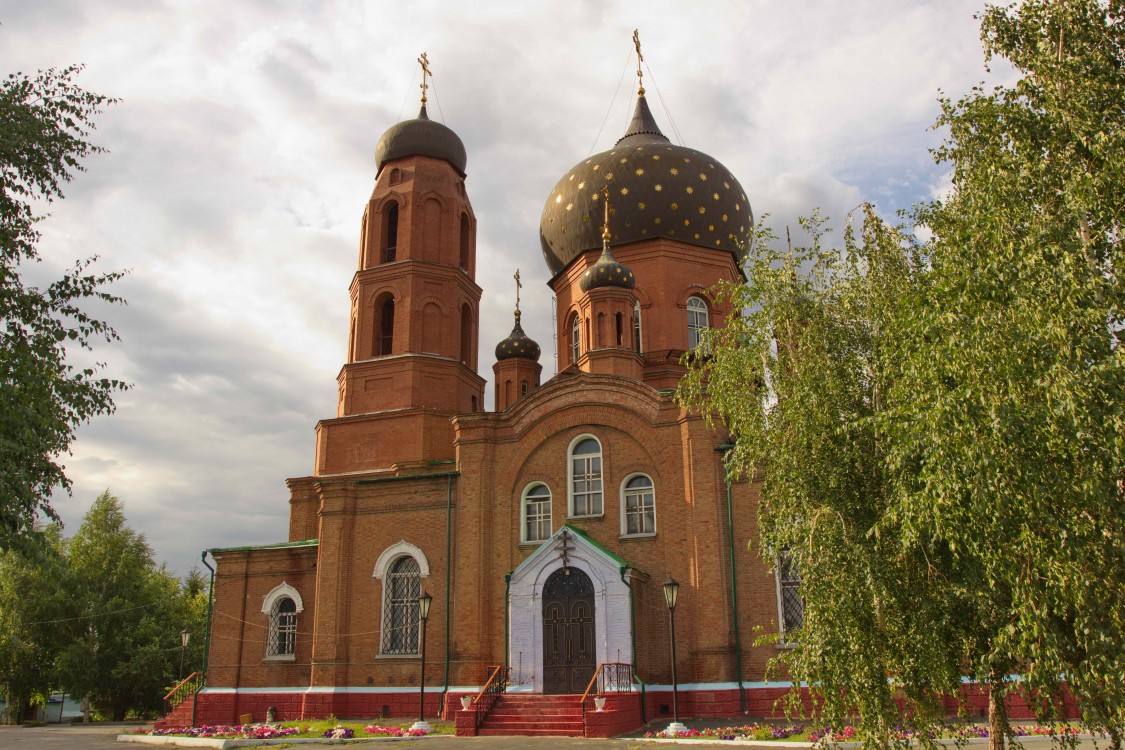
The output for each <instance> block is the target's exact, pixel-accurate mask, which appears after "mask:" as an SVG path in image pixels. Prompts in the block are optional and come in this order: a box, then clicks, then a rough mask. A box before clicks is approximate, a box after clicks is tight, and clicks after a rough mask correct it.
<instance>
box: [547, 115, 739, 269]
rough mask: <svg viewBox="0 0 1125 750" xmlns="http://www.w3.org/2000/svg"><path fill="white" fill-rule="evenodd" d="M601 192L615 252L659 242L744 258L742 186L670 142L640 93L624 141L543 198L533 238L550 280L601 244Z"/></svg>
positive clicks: (699, 155) (697, 154)
mask: <svg viewBox="0 0 1125 750" xmlns="http://www.w3.org/2000/svg"><path fill="white" fill-rule="evenodd" d="M606 186H608V187H609V191H610V202H611V207H610V213H611V214H613V220H612V223H613V236H612V241H613V245H614V247H618V248H619V247H620V246H621V245H623V244H625V243H628V242H637V241H640V240H649V239H655V238H657V237H663V238H667V239H671V240H678V241H680V242H686V243H688V244H692V245H698V246H700V247H708V248H714V249H719V250H725V251H726V252H729V253H731V254H732V255H734V256H735V257H736V258H739V259H740V260H741V259H742V258H743V257H745V255H746V252H747V249H748V242H747V240H748V237H749V234H750V228H751V226H752V225H753V223H754V217H753V214H752V213H751V210H750V202H749V201H748V200H747V199H746V193H745V192H744V191H743V189H742V186H741V185H740V184H739V183H738V180H736V179H735V178H734V175H732V174H731V173H730V170H728V169H727V168H726V167H724V166H723V165H722V164H720V163H719V162H718V161H717V160H715V159H713V158H711V157H710V156H708V155H707V154H704V153H702V152H700V151H696V150H695V149H690V148H685V147H683V146H677V145H675V144H673V143H671V142H670V141H669V140H668V139H667V138H666V137H665V136H664V134H663V133H661V132H660V128H659V127H658V126H657V124H656V120H655V119H654V118H653V116H652V112H651V110H650V109H649V106H648V102H647V101H646V100H645V97H644V95H643V94H641V95H640V96H638V97H637V106H636V110H635V111H634V113H633V120H632V122H631V123H630V124H629V127H628V128H627V129H626V131H625V135H624V136H622V137H621V139H620V140H619V141H617V143H616V144H615V145H614V147H613V148H611V149H610V150H608V151H603V152H602V153H600V154H596V155H594V156H591V157H590V158H589V159H585V160H583V161H581V162H580V163H578V164H577V165H575V166H574V168H573V169H571V170H570V171H568V172H567V173H566V174H565V175H563V177H562V179H561V180H559V181H558V184H556V185H555V187H554V189H553V190H552V191H551V194H550V196H549V197H548V198H547V205H546V206H544V208H543V216H542V218H541V219H540V222H539V240H540V244H541V245H542V246H543V257H544V259H545V260H546V261H547V266H548V267H549V268H550V269H551V273H552V274H557V273H558V272H559V271H561V270H563V268H565V267H566V266H567V265H568V264H569V263H570V262H571V261H572V260H574V259H575V258H576V257H577V256H578V255H580V254H582V253H584V252H586V251H587V250H594V249H597V248H598V246H599V245H601V244H602V243H601V239H602V238H601V226H600V222H599V221H598V220H597V219H598V218H599V217H600V216H601V214H602V203H601V201H602V195H601V191H602V188H603V187H606Z"/></svg>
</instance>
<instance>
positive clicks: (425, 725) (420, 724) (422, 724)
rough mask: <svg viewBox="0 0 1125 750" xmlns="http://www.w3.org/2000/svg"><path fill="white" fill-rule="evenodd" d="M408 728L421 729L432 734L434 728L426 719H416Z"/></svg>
mask: <svg viewBox="0 0 1125 750" xmlns="http://www.w3.org/2000/svg"><path fill="white" fill-rule="evenodd" d="M410 728H411V729H421V730H422V731H423V732H425V733H426V734H433V733H434V728H433V727H432V726H430V722H428V721H416V722H414V723H413V724H412V725H411V726H410Z"/></svg>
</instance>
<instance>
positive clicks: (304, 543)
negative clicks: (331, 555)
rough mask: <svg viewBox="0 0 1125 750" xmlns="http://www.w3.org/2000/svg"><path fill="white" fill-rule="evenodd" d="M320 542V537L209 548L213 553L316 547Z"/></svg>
mask: <svg viewBox="0 0 1125 750" xmlns="http://www.w3.org/2000/svg"><path fill="white" fill-rule="evenodd" d="M318 544H320V540H319V539H303V540H301V541H299V542H276V543H274V544H251V545H247V546H245V547H212V548H211V549H209V550H207V551H208V552H210V553H211V554H215V553H216V552H251V551H253V550H258V549H300V548H301V547H315V546H317V545H318Z"/></svg>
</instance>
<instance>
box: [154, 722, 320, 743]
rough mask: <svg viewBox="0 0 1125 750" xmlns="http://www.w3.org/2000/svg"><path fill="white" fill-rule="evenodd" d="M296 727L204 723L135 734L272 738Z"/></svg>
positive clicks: (294, 731)
mask: <svg viewBox="0 0 1125 750" xmlns="http://www.w3.org/2000/svg"><path fill="white" fill-rule="evenodd" d="M301 732H302V730H301V729H299V728H297V727H281V726H275V725H273V724H239V725H236V726H227V725H225V724H204V725H202V726H198V727H168V728H167V729H154V730H153V731H151V732H145V731H144V730H137V734H150V735H153V736H155V737H166V736H175V737H214V738H216V739H249V740H273V739H277V738H279V737H292V736H294V735H298V734H301Z"/></svg>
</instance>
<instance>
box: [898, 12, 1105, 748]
mask: <svg viewBox="0 0 1125 750" xmlns="http://www.w3.org/2000/svg"><path fill="white" fill-rule="evenodd" d="M982 38H983V39H984V43H985V48H986V51H987V52H988V54H989V55H991V56H994V57H999V58H1004V59H1006V60H1008V61H1010V62H1011V63H1012V64H1013V65H1014V66H1015V67H1016V68H1017V69H1018V70H1019V72H1020V74H1021V77H1020V79H1019V81H1018V82H1017V83H1016V84H1015V85H1014V86H1011V87H1004V88H999V89H996V90H992V91H984V90H980V89H978V90H974V91H973V92H971V93H970V94H969V95H968V96H966V97H964V98H962V99H960V100H958V101H944V102H943V103H942V105H943V114H942V117H941V119H940V120H939V125H942V126H946V127H948V128H949V133H950V135H949V138H948V140H947V142H946V143H945V145H944V146H943V147H942V148H941V149H939V150H938V151H937V154H936V155H937V157H938V160H939V162H943V163H947V164H949V165H950V166H951V167H952V168H953V190H952V193H951V195H950V196H949V197H948V199H946V200H943V201H937V202H934V203H933V204H931V205H928V206H924V207H921V208H920V209H918V210H917V211H916V216H915V217H914V218H915V220H916V221H917V222H919V223H922V224H925V225H927V226H928V227H929V228H930V229H931V230H932V231H933V233H934V240H933V241H932V243H931V245H930V247H929V248H927V252H928V255H929V257H930V258H931V261H932V271H931V273H930V274H929V277H930V278H929V288H928V290H927V294H926V295H925V296H924V297H923V298H922V299H921V303H922V304H921V305H920V306H919V307H918V308H917V310H916V315H915V316H913V317H912V319H911V321H910V325H911V331H910V338H911V339H912V340H914V341H916V342H918V345H917V346H915V347H911V348H909V349H907V350H906V351H904V353H903V354H904V362H903V366H902V371H901V377H900V378H899V379H898V381H897V383H896V390H895V393H894V396H893V400H894V402H895V404H896V406H895V409H894V410H893V412H892V413H890V414H888V415H887V416H888V418H887V420H886V423H885V424H886V426H887V430H888V432H889V434H890V441H889V445H890V446H891V450H890V451H889V462H888V466H889V471H891V472H892V473H893V474H895V475H896V477H898V480H899V481H900V482H901V487H899V490H898V492H897V497H898V499H899V502H898V503H897V505H896V508H895V512H894V514H893V519H892V520H893V522H894V523H895V524H897V525H899V526H900V527H901V528H902V530H903V533H904V534H905V535H906V536H907V537H908V538H909V539H910V540H911V541H912V542H916V543H918V544H921V545H923V546H925V547H927V548H934V547H937V546H943V545H944V546H947V547H948V548H949V549H950V550H951V552H952V553H953V556H954V560H955V563H956V564H957V566H958V567H959V568H960V569H961V570H962V571H963V572H964V575H965V580H966V581H969V580H971V579H975V581H974V583H975V585H974V586H973V587H972V588H971V589H968V590H967V591H966V592H965V593H966V596H967V597H968V596H970V595H972V596H973V597H975V598H974V602H975V605H976V606H975V608H974V609H975V611H976V613H977V620H978V625H979V628H978V630H977V632H978V641H977V643H976V644H974V648H973V654H972V660H971V663H970V665H969V669H970V672H971V674H973V675H974V676H975V677H977V678H978V679H981V680H987V681H989V682H991V683H992V687H993V690H994V691H995V692H997V693H999V694H1003V693H1005V692H1007V691H1008V690H1009V689H1010V687H1011V686H1010V685H1009V684H1008V683H1007V682H1006V681H1005V680H1004V679H1003V678H1004V677H1005V676H1007V675H1008V674H1009V673H1011V672H1018V673H1020V674H1021V675H1022V678H1021V685H1020V687H1022V688H1025V689H1030V691H1031V692H1032V693H1033V694H1034V695H1036V696H1037V697H1038V698H1039V699H1041V700H1042V703H1041V705H1040V709H1041V710H1044V711H1049V710H1051V709H1052V708H1053V707H1054V704H1053V702H1052V699H1057V698H1058V697H1059V693H1058V687H1059V681H1060V679H1061V680H1064V681H1065V683H1066V684H1067V685H1068V686H1069V689H1070V690H1071V691H1072V692H1073V693H1074V694H1075V695H1076V696H1077V697H1078V699H1079V706H1080V707H1081V709H1082V711H1083V714H1084V716H1085V718H1086V719H1087V720H1088V721H1090V722H1091V723H1092V724H1095V725H1105V726H1108V727H1109V728H1110V729H1111V730H1113V731H1114V735H1115V736H1114V739H1115V742H1117V743H1120V739H1121V737H1120V729H1121V727H1122V724H1123V723H1125V682H1123V681H1122V679H1121V675H1122V674H1125V640H1123V639H1122V633H1123V632H1125V466H1123V458H1125V368H1123V365H1125V357H1123V352H1122V348H1121V346H1120V335H1121V333H1122V331H1123V321H1122V302H1123V301H1125V296H1123V295H1125V287H1123V285H1122V279H1121V277H1120V274H1121V271H1122V268H1123V265H1122V263H1123V261H1125V255H1123V248H1122V239H1123V237H1122V213H1123V211H1125V106H1123V104H1122V103H1123V102H1125V8H1122V6H1121V4H1120V3H1105V2H1097V1H1095V0H1067V1H1066V2H1060V1H1058V0H1055V1H1048V0H1030V1H1029V2H1025V3H1023V4H1022V5H1020V6H1018V7H1014V8H1010V9H998V8H990V9H988V10H987V11H986V12H985V14H984V15H983V17H982ZM997 708H998V709H1000V711H999V712H1000V713H1001V714H1002V708H1003V706H1002V704H997ZM1000 719H1001V720H1002V719H1003V716H1000Z"/></svg>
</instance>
